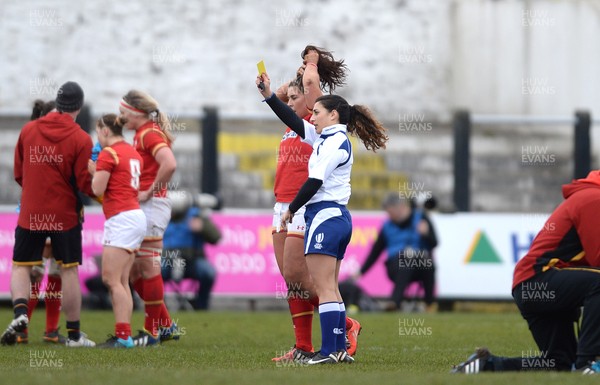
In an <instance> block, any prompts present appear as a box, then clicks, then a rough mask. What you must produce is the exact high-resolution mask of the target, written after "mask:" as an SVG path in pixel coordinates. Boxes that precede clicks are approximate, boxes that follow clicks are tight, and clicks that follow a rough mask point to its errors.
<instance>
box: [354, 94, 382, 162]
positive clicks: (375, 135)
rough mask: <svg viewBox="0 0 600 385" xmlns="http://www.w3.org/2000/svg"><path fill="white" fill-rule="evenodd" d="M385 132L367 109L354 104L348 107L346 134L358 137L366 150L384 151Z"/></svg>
mask: <svg viewBox="0 0 600 385" xmlns="http://www.w3.org/2000/svg"><path fill="white" fill-rule="evenodd" d="M385 131H386V130H385V127H383V125H382V124H381V122H379V120H377V118H375V116H374V115H373V113H372V112H371V110H369V108H367V107H365V106H361V105H356V104H355V105H353V106H350V116H349V119H348V132H349V133H351V134H355V135H356V136H358V137H359V138H360V140H361V141H362V142H363V144H364V145H365V147H366V148H367V150H373V152H377V150H379V149H380V148H384V149H385V143H386V142H387V141H388V139H389V138H388V136H387V135H386V134H385Z"/></svg>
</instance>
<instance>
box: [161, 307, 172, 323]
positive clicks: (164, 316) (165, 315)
mask: <svg viewBox="0 0 600 385" xmlns="http://www.w3.org/2000/svg"><path fill="white" fill-rule="evenodd" d="M171 323H173V322H172V321H171V315H170V314H169V309H167V306H166V305H165V301H163V303H162V306H161V308H160V326H161V327H164V328H169V327H171Z"/></svg>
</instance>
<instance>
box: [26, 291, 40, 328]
mask: <svg viewBox="0 0 600 385" xmlns="http://www.w3.org/2000/svg"><path fill="white" fill-rule="evenodd" d="M40 284H41V283H40V282H31V286H30V289H29V290H30V291H29V302H28V303H27V318H29V322H31V316H32V315H33V311H34V310H35V307H36V306H37V304H38V301H39V300H40V299H39V298H40Z"/></svg>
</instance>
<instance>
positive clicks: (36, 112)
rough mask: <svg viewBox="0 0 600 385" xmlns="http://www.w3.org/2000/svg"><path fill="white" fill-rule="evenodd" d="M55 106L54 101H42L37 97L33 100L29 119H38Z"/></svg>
mask: <svg viewBox="0 0 600 385" xmlns="http://www.w3.org/2000/svg"><path fill="white" fill-rule="evenodd" d="M55 107H56V103H55V102H54V101H49V102H44V101H43V100H41V99H37V100H36V101H35V102H33V109H32V110H31V117H30V118H29V120H36V119H39V118H41V117H42V116H45V115H46V114H47V113H48V112H50V111H52V110H53V109H54V108H55Z"/></svg>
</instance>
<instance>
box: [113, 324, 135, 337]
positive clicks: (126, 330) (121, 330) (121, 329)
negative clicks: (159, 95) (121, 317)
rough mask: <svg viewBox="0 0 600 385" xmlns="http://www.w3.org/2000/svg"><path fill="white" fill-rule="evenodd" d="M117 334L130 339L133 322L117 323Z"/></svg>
mask: <svg viewBox="0 0 600 385" xmlns="http://www.w3.org/2000/svg"><path fill="white" fill-rule="evenodd" d="M115 336H117V338H121V339H123V340H127V339H129V337H131V324H128V323H125V322H120V323H116V324H115Z"/></svg>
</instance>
